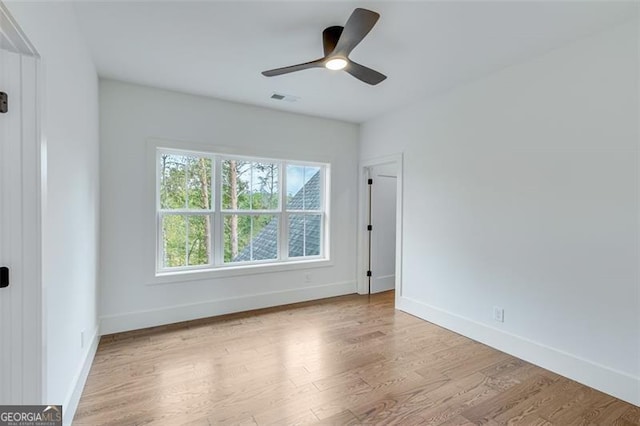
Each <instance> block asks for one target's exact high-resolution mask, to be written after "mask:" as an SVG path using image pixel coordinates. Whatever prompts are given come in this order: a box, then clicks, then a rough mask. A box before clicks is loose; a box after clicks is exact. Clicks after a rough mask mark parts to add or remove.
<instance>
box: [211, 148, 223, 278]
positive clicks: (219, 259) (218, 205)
mask: <svg viewBox="0 0 640 426" xmlns="http://www.w3.org/2000/svg"><path fill="white" fill-rule="evenodd" d="M215 165H216V167H215V170H216V185H215V187H216V194H215V204H214V205H213V210H214V214H213V217H214V223H215V226H214V227H213V229H215V235H214V238H213V241H214V247H215V248H214V252H213V256H214V265H215V266H220V265H222V264H223V262H224V221H223V218H222V190H223V189H222V160H221V158H220V157H218V156H216V157H215Z"/></svg>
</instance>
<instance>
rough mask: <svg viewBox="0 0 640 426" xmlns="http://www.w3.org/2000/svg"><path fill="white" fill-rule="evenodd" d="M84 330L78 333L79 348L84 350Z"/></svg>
mask: <svg viewBox="0 0 640 426" xmlns="http://www.w3.org/2000/svg"><path fill="white" fill-rule="evenodd" d="M84 334H85V333H84V330H82V331H81V332H80V348H82V349H84Z"/></svg>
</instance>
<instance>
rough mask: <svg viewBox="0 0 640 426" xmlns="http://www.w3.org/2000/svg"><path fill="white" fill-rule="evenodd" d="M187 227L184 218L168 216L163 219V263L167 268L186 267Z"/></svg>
mask: <svg viewBox="0 0 640 426" xmlns="http://www.w3.org/2000/svg"><path fill="white" fill-rule="evenodd" d="M186 241H187V227H186V221H185V217H184V216H180V215H166V216H163V218H162V244H163V250H162V252H163V254H164V256H163V262H162V265H163V267H165V268H173V267H176V266H185V265H186V258H187V257H186Z"/></svg>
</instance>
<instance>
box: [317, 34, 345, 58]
mask: <svg viewBox="0 0 640 426" xmlns="http://www.w3.org/2000/svg"><path fill="white" fill-rule="evenodd" d="M340 34H342V27H338V26H333V27H329V28H325V29H324V31H323V32H322V48H323V49H324V56H325V57H327V56H329V55H330V54H331V52H333V51H334V50H335V48H336V44H338V40H340Z"/></svg>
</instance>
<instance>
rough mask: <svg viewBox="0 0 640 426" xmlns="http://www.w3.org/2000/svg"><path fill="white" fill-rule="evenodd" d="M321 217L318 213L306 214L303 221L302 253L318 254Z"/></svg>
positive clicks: (307, 254) (306, 254) (308, 254)
mask: <svg viewBox="0 0 640 426" xmlns="http://www.w3.org/2000/svg"><path fill="white" fill-rule="evenodd" d="M321 224H322V218H321V216H320V215H319V214H308V215H306V216H305V221H304V255H305V256H319V255H320V241H321V239H320V237H321V235H322V225H321Z"/></svg>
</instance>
